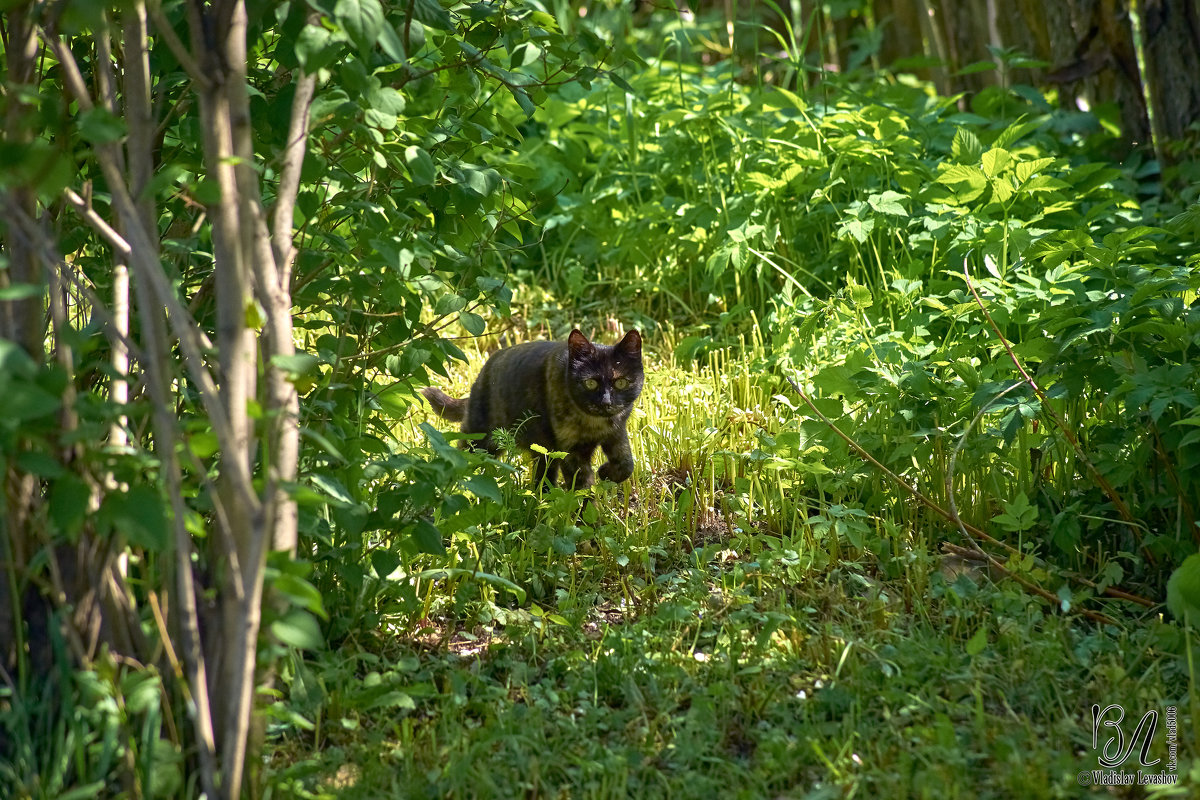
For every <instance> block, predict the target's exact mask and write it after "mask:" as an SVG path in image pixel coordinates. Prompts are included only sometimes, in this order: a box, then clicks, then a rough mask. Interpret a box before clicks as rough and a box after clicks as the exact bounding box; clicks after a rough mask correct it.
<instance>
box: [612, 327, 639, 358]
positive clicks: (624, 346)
mask: <svg viewBox="0 0 1200 800" xmlns="http://www.w3.org/2000/svg"><path fill="white" fill-rule="evenodd" d="M617 350H619V351H620V352H622V353H624V354H625V355H627V356H630V357H634V356H636V357H638V358H641V357H642V335H641V334H640V333H638V331H637V328H634V329H633V330H631V331H629V333H627V334H625V338H624V339H622V340H621V341H619V342H617Z"/></svg>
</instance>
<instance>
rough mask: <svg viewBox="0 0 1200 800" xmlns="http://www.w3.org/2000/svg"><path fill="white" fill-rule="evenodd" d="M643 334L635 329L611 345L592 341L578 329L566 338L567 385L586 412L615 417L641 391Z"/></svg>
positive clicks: (628, 405) (632, 401)
mask: <svg viewBox="0 0 1200 800" xmlns="http://www.w3.org/2000/svg"><path fill="white" fill-rule="evenodd" d="M643 380H644V376H643V373H642V335H641V334H640V333H638V332H637V331H636V330H631V331H629V332H628V333H626V334H625V338H623V339H622V340H621V341H619V342H617V343H616V344H614V345H603V344H599V345H598V344H593V343H592V342H589V341H588V339H587V337H586V336H584V335H583V334H582V333H581V332H579V331H578V330H573V331H571V335H570V336H568V337H567V387H568V389H569V391H570V393H571V397H572V399H573V400H574V401H575V403H576V404H577V405H578V406H579V407H580V408H582V409H584V410H585V411H587V412H588V413H589V414H593V415H595V416H598V417H615V416H617V415H618V414H620V413H622V412H624V411H625V410H626V409H628V408H629V407H630V406H632V405H633V403H634V401H635V400H637V397H638V395H639V394H641V391H642V382H643Z"/></svg>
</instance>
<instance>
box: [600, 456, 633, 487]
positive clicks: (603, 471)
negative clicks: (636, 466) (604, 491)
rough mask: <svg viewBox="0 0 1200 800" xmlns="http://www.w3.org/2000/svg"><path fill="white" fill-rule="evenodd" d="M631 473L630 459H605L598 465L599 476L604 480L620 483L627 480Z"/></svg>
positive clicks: (631, 464) (631, 462) (631, 461)
mask: <svg viewBox="0 0 1200 800" xmlns="http://www.w3.org/2000/svg"><path fill="white" fill-rule="evenodd" d="M631 475H633V460H632V459H630V460H629V461H606V462H605V463H604V464H602V465H601V466H600V477H601V478H603V479H604V480H606V481H612V482H613V483H620V482H621V481H627V480H629V476H631Z"/></svg>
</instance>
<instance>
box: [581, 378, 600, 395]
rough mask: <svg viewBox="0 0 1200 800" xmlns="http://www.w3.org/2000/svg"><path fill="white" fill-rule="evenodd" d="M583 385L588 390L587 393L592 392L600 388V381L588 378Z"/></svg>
mask: <svg viewBox="0 0 1200 800" xmlns="http://www.w3.org/2000/svg"><path fill="white" fill-rule="evenodd" d="M583 385H584V386H586V387H587V388H588V391H590V392H594V391H596V390H597V389H599V388H600V381H598V380H596V379H595V378H588V379H587V380H586V381H584V382H583Z"/></svg>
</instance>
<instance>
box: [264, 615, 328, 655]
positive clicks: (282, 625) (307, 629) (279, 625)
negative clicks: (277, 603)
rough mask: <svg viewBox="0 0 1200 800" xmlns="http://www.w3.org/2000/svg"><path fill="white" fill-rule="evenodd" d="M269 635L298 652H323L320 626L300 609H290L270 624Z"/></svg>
mask: <svg viewBox="0 0 1200 800" xmlns="http://www.w3.org/2000/svg"><path fill="white" fill-rule="evenodd" d="M271 633H272V634H273V635H274V636H275V638H276V639H278V640H279V641H281V642H283V643H284V644H286V645H289V646H291V647H295V648H298V649H300V650H323V649H324V648H325V637H324V636H323V635H322V634H321V625H320V624H319V623H318V622H317V619H316V617H314V616H313V615H312V614H310V613H309V612H307V611H305V610H304V609H300V608H293V609H290V610H289V611H288V612H287V613H286V614H284V615H283V617H282V618H280V619H277V620H275V621H274V622H272V623H271Z"/></svg>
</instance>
